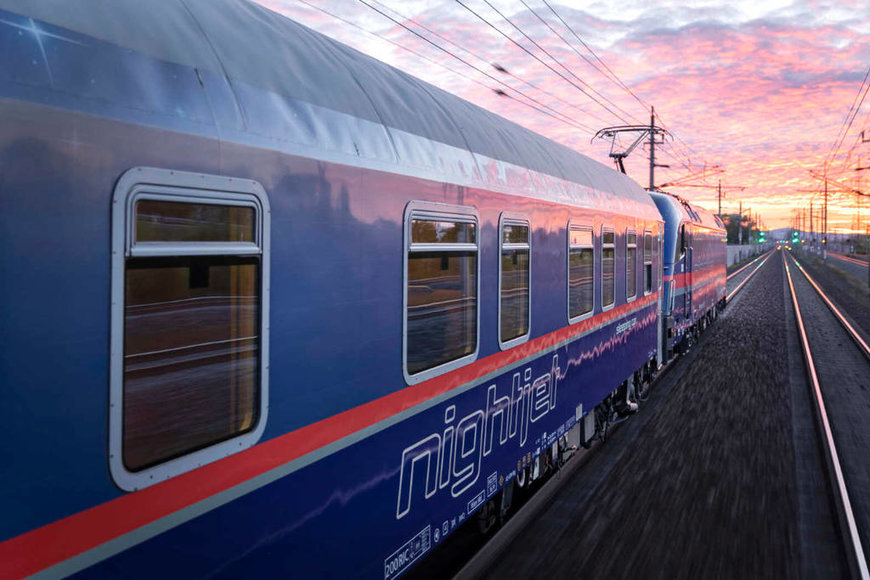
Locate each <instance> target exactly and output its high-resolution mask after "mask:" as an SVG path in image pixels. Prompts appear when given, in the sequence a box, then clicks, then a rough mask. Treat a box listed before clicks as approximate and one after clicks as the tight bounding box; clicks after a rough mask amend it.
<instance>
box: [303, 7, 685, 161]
mask: <svg viewBox="0 0 870 580" xmlns="http://www.w3.org/2000/svg"><path fill="white" fill-rule="evenodd" d="M301 1H302V3H303V4H305V5H307V6H309V7H310V8H313V9H315V10H318V11H320V12H322V13H324V14H327V15H329V16H331V17H332V18H335V19H337V20H339V21H341V22H344V23H346V24H349V25H351V26H353V27H354V28H356V29H358V30H361V31H362V32H364V33H366V34H368V35H372V36H375V37H376V38H378V39H380V40H382V41H384V42H387V43H389V44H391V45H393V46H396V47H397V48H399V49H401V50H403V51H406V52H408V53H410V54H412V55H414V56H416V57H418V58H421V59H423V60H425V61H427V62H430V63H432V64H435V65H436V66H438V67H440V68H442V69H444V70H446V71H448V72H451V73H453V74H456V75H458V76H460V77H462V78H465V79H466V80H468V81H470V82H473V83H475V84H477V85H479V86H482V87H484V88H487V89H488V90H492V91H494V92H495V93H496V94H498V95H499V96H502V97H505V98H510V99H511V100H513V101H514V102H517V103H519V104H521V105H523V106H525V107H527V108H530V109H532V110H534V111H535V112H537V113H540V114H544V115H547V116H548V117H550V118H552V119H554V120H556V121H558V122H559V123H561V124H564V125H566V126H569V127H572V128H574V129H579V130H581V131H585V132H589V133H594V132H595V130H594V129H592V128H591V127H589V126H587V125H585V124H583V123H582V122H580V121H579V120H578V119H577V117H576V116H571V115H568V114H567V113H566V112H564V110H559V109H558V108H554V107H553V106H551V105H550V104H547V103H546V102H543V101H541V100H540V99H538V98H535V97H534V96H532V95H531V94H528V93H527V92H524V91H523V90H521V88H518V87H515V86H513V84H515V83H512V84H509V83H506V82H505V81H504V80H502V79H500V78H498V77H497V76H495V74H494V73H490V72H488V71H486V70H485V68H486V67H487V66H494V67H495V68H496V70H498V71H500V72H501V73H504V74H506V75H508V76H509V77H510V78H511V79H513V80H514V81H516V82H518V83H520V84H521V85H522V87H527V88H529V89H531V90H532V91H539V92H540V93H542V94H544V95H547V97H549V98H551V99H555V100H557V101H559V102H560V103H562V104H563V105H566V106H568V107H571V108H573V109H576V110H578V111H581V112H582V113H583V114H585V115H589V116H591V117H594V118H597V119H599V120H602V121H603V119H602V118H601V117H599V116H598V115H595V114H594V113H592V112H590V111H587V110H585V109H583V108H582V107H579V106H577V105H575V104H573V103H569V102H568V101H566V100H565V99H563V98H561V97H559V96H558V95H556V94H554V93H552V92H550V91H547V90H546V89H543V88H542V87H540V86H538V85H536V84H535V83H532V82H530V81H527V80H525V79H523V78H521V77H520V76H517V75H515V74H513V73H511V72H509V71H508V70H507V69H505V68H503V67H499V66H497V65H495V64H492V62H490V61H491V60H492V59H489V58H483V57H482V56H480V55H479V54H476V53H475V52H473V51H471V50H468V49H467V48H465V47H463V46H461V45H459V44H458V43H456V42H454V41H452V40H450V39H448V38H446V37H445V36H443V35H441V34H438V33H437V32H435V31H433V30H431V29H430V28H428V27H426V26H424V25H422V24H421V23H419V22H417V21H415V20H414V19H411V18H408V17H407V16H405V15H402V14H401V13H399V12H398V11H397V10H395V9H392V8H390V7H387V6H385V5H384V4H383V3H381V2H379V1H378V0H359V1H360V3H361V4H362V5H364V6H366V7H367V8H368V9H370V10H372V11H374V12H376V13H377V14H379V15H380V16H381V17H383V18H386V19H387V20H389V21H390V22H392V23H393V24H395V25H397V26H399V27H401V28H402V29H403V30H404V31H406V32H408V33H409V34H411V35H413V36H414V37H415V38H417V39H419V40H420V41H422V42H425V43H426V44H427V45H429V46H431V47H432V48H434V49H436V50H438V51H440V52H441V53H443V54H445V55H447V56H448V57H450V58H451V59H454V60H456V61H458V62H459V63H461V64H462V65H463V66H465V67H467V68H469V69H471V70H472V71H474V72H475V73H477V75H481V76H482V77H484V79H485V80H487V81H491V82H492V83H495V85H496V86H489V85H488V83H484V82H481V81H480V80H478V79H477V78H474V77H472V76H470V75H469V74H465V73H463V72H461V71H460V70H457V69H456V68H454V67H450V66H447V65H446V64H445V63H444V62H442V61H441V60H440V59H439V60H435V59H433V58H430V57H428V56H426V55H424V54H422V53H420V52H419V51H416V50H413V49H411V48H409V46H406V45H405V44H402V43H398V42H396V41H394V40H392V39H390V38H387V37H386V36H385V35H382V34H379V33H378V32H373V31H371V30H367V29H365V28H363V27H361V26H359V25H358V24H356V23H354V22H351V21H350V20H348V19H346V18H342V17H341V16H339V15H337V14H335V13H333V12H330V11H329V10H326V9H324V8H322V7H321V6H318V5H316V4H313V3H311V2H308V1H305V0H301ZM456 1H457V3H458V4H460V5H461V6H463V7H464V8H465V9H466V10H468V11H469V12H470V13H471V14H473V15H475V16H476V17H477V18H478V19H479V20H481V21H482V22H483V23H484V24H486V25H487V26H489V27H490V28H492V29H493V30H495V31H496V32H497V33H498V34H499V35H501V36H503V37H505V38H506V39H507V40H509V41H510V42H511V43H512V44H514V45H515V46H517V47H518V48H519V49H521V50H523V52H524V53H525V54H527V55H529V56H531V57H532V58H534V59H535V60H536V61H537V62H539V63H541V64H543V65H544V66H546V67H547V68H548V69H549V70H550V71H551V72H553V73H554V74H557V75H558V76H559V77H560V78H562V79H563V80H565V81H566V82H568V83H569V84H571V85H572V86H573V87H574V88H576V89H578V90H580V91H581V93H583V94H584V95H585V96H587V97H588V98H589V99H590V100H591V101H592V102H594V103H595V104H597V105H598V106H600V107H602V108H604V109H605V110H606V111H608V112H609V113H610V114H612V115H614V116H616V117H617V118H619V119H620V120H622V121H623V122H625V120H626V119H625V118H624V117H623V116H622V115H620V114H619V113H617V112H615V111H614V110H613V109H611V108H610V107H608V106H607V104H606V103H604V102H602V101H601V100H599V99H597V98H596V97H595V94H598V95H600V93H598V91H595V89H593V88H591V87H590V90H591V91H594V93H595V94H590V92H588V91H585V90H584V89H583V88H582V87H580V86H578V85H577V83H574V82H573V81H571V79H570V78H567V77H566V76H565V75H564V74H561V73H560V71H558V70H556V69H554V68H553V67H552V66H550V65H549V64H548V63H546V62H545V61H543V60H542V59H541V57H539V56H538V55H536V54H535V53H534V52H532V51H531V50H529V49H528V48H527V47H525V46H523V45H522V44H520V43H518V42H517V41H516V40H514V39H513V38H511V37H510V36H509V35H508V34H506V33H505V32H504V31H502V30H501V29H499V28H498V27H497V26H495V25H494V24H492V23H491V22H489V21H488V20H487V19H486V18H484V17H482V16H481V15H480V14H478V13H477V12H475V11H474V10H472V9H471V8H470V7H468V6H467V5H466V4H464V3H463V2H462V1H461V0H456ZM484 2H486V4H487V5H488V6H489V7H490V8H492V9H493V10H494V11H495V12H496V13H497V14H499V16H501V17H502V18H503V19H504V20H505V21H506V22H507V23H508V24H509V25H510V26H512V27H513V28H514V29H516V30H517V31H519V32H520V34H522V35H523V37H524V38H526V39H527V40H528V41H529V42H531V43H532V44H534V45H535V46H536V47H538V48H539V49H540V50H541V51H542V52H543V53H544V54H546V55H547V56H548V57H550V58H551V59H552V60H553V62H555V63H557V64H558V65H559V66H561V67H563V68H564V69H565V70H567V71H568V72H569V73H570V74H571V75H573V76H574V78H577V79H578V81H579V82H581V83H584V84H586V85H587V86H588V83H586V81H583V79H580V78H579V77H577V75H575V74H574V73H573V72H572V71H570V69H568V68H567V67H566V66H565V65H564V63H562V62H561V61H559V60H558V59H557V58H555V57H554V56H553V55H552V53H550V51H548V50H547V49H546V48H544V47H543V46H542V45H541V44H540V43H539V42H537V41H535V40H534V39H532V38H531V37H530V36H529V35H528V34H526V33H525V32H524V31H522V29H520V28H519V27H518V26H517V25H516V24H515V23H514V22H512V21H511V20H510V19H509V18H507V17H506V16H505V15H504V14H502V13H501V12H500V11H499V10H498V9H496V8H495V7H494V6H492V4H490V2H489V1H488V0H484ZM375 4H377V6H376V5H375ZM523 4H524V5H526V7H527V8H528V5H527V4H526V3H525V2H523ZM548 7H549V8H550V9H551V11H552V10H553V9H552V7H551V6H548ZM387 11H390V12H392V13H394V14H397V15H398V18H396V17H394V16H391V14H388V13H387ZM531 12H532V13H533V14H535V16H536V17H538V18H539V19H540V15H538V14H537V13H536V12H535V11H533V10H531ZM556 14H557V16H558V13H556ZM559 18H560V19H561V17H559ZM409 23H412V24H413V25H414V26H416V27H418V28H419V29H421V30H423V31H425V32H426V33H427V34H429V35H431V36H432V37H434V38H437V39H441V40H442V41H443V43H439V42H437V41H436V40H434V38H429V37H427V36H426V35H424V34H422V33H421V32H419V31H417V30H414V29H413V28H412V27H411V26H409ZM548 28H550V29H551V30H552V27H550V26H548ZM572 33H573V34H574V35H575V37H577V38H578V39H579V35H576V32H574V31H573V30H572ZM557 36H558V37H559V38H560V39H561V40H562V41H563V42H565V43H566V44H567V45H568V46H569V47H570V48H571V49H572V50H573V51H575V52H577V50H576V48H575V47H574V46H573V45H571V43H570V42H569V41H568V40H567V39H566V38H565V37H564V36H563V35H558V34H557ZM579 41H580V42H582V39H581V40H579ZM583 44H584V45H585V43H583ZM448 46H452V47H455V48H456V49H458V50H459V51H461V52H462V53H464V54H467V55H470V56H471V57H473V58H474V59H477V60H479V61H481V62H485V63H486V65H485V66H483V67H482V66H479V65H476V64H474V63H473V62H471V61H470V60H469V59H468V58H463V56H462V55H460V54H457V53H456V52H455V51H454V50H451V49H450V48H449V47H448ZM586 46H587V47H588V45H586ZM589 50H590V52H591V53H592V54H594V52H592V51H591V49H589ZM594 57H595V59H596V60H597V61H598V62H600V63H601V67H598V66H595V63H592V62H591V61H589V60H588V59H584V60H586V61H587V62H589V64H590V66H593V68H595V70H596V71H597V72H599V73H600V74H602V75H603V76H605V78H608V79H609V82H614V83H615V84H617V86H620V87H622V88H623V89H624V90H627V91H628V92H629V93H630V94H632V96H633V97H634V98H635V99H636V100H638V102H642V100H641V99H639V97H637V95H635V94H633V93H631V90H630V89H628V87H627V85H625V83H623V82H622V81H621V79H619V78H618V77H617V76H616V75H615V73H613V71H612V70H611V69H609V67H607V69H606V70H608V71H609V73H610V74H605V72H604V69H603V67H606V66H607V65H606V63H604V61H603V60H602V59H601V58H600V57H599V56H598V55H597V54H595V55H594ZM610 75H612V76H613V77H615V79H616V80H615V81H614V80H613V79H612V78H611V76H610ZM601 96H602V98H603V99H604V100H606V101H607V102H609V103H611V104H613V105H614V106H615V107H618V106H617V105H615V103H613V102H612V101H611V100H610V99H608V98H607V97H604V96H603V95H601ZM620 111H621V112H622V113H626V111H624V110H622V109H621V108H620ZM626 114H628V113H626ZM657 117H658V119H659V121H661V118H660V117H659V116H658V115H657ZM662 126H664V123H662ZM677 138H678V139H679V137H677ZM680 142H681V143H683V144H684V145H685V143H684V142H683V141H682V140H681V139H680ZM671 149H673V151H671ZM681 149H682V147H680V146H679V145H675V146H674V147H666V148H663V149H661V150H660V151H661V153H662V154H663V155H666V156H667V157H669V158H671V159H673V160H675V161H676V162H678V163H680V164H682V165H683V166H685V167H686V169H687V170H689V171H690V172H691V171H692V168H691V165H693V164H692V163H691V158H690V157H689V155H687V154H685V153H684V152H683V151H682V150H681ZM681 155H684V156H685V157H686V159H682V158H681Z"/></svg>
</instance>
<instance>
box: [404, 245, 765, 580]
mask: <svg viewBox="0 0 870 580" xmlns="http://www.w3.org/2000/svg"><path fill="white" fill-rule="evenodd" d="M773 252H774V251H773V250H769V251H768V252H765V253H764V254H761V255H759V256H758V257H756V258H755V259H754V260H752V261H750V262H749V263H747V264H745V265H744V266H742V267H741V268H739V269H738V270H736V271H734V272H732V273H731V274H729V275H728V276H727V281H728V288H729V290H728V293H727V296H726V303H730V302H731V301H732V300H733V299H734V298H736V296H737V295H738V293H739V292H740V291H741V290H742V289H743V288H744V287H745V286H746V285H747V284H748V282H749V281H750V280H751V279H752V278H753V277H754V276H755V274H756V273H757V272H758V271H759V270H760V269H761V268H762V266H764V264H765V263H766V262H767V261H768V259H769V258H770V257H771V255H773ZM682 358H683V357H677V358H675V359H672V360H671V361H670V362H669V363H668V364H667V365H665V367H663V368H662V369H661V370H660V371H659V373H658V374H657V375H656V378H655V380H654V382H653V384H652V385H651V387H650V392H653V391H654V390H655V388H656V386H657V385H658V384H659V383H660V382H661V381H662V380H663V379H664V378H665V377H666V376H667V375H668V373H669V371H671V370H672V369H673V368H674V366H675V365H677V364H679V363H680V361H681V360H682ZM621 426H622V425H618V426H617V428H618V427H621ZM597 449H598V445H596V446H594V447H592V448H591V449H589V450H582V449H581V450H579V451H578V452H577V453H576V454H575V455H574V456H573V457H572V458H571V460H570V461H568V462H567V463H566V465H565V466H564V467H563V468H562V469H561V470H560V471H558V472H557V473H556V474H555V475H554V476H553V477H551V478H550V479H549V480H548V481H547V482H546V483H544V484H543V485H542V486H541V487H540V489H538V490H537V492H536V493H535V494H534V495H533V496H531V497H530V498H528V501H526V502H525V503H524V504H523V505H522V507H521V508H520V509H518V510H517V511H516V512H515V513H514V514H513V515H512V516H511V518H510V519H509V520H508V521H507V522H506V523H505V524H504V525H502V526H501V528H500V529H499V530H498V531H497V532H496V533H495V534H494V535H493V537H492V538H491V539H490V540H489V541H487V542H486V543H481V545H480V547H479V548H475V549H474V550H469V554H468V555H467V556H464V557H462V559H465V560H466V563H465V565H464V566H462V568H461V569H460V570H459V572H458V573H457V574H456V576H455V577H454V579H455V580H467V579H473V578H480V577H481V576H483V575H485V573H486V571H487V570H488V569H489V568H490V567H491V566H492V563H493V562H495V561H496V559H497V558H498V557H499V555H500V554H501V553H502V551H503V550H504V549H505V547H506V546H509V545H510V544H511V543H512V542H513V541H514V540H515V539H516V538H517V537H519V536H520V534H521V533H522V532H523V530H524V529H525V528H526V526H527V525H528V524H529V522H531V521H533V520H534V519H535V518H536V517H537V516H538V515H539V514H540V513H541V512H542V511H543V510H544V509H545V508H546V507H547V506H548V505H549V504H550V502H551V501H552V499H553V497H554V496H556V495H557V494H558V492H559V491H560V490H561V489H562V487H563V486H564V485H565V483H566V482H568V481H569V480H570V479H571V477H572V476H573V474H574V473H575V472H576V471H578V470H579V469H581V468H582V467H583V465H584V464H585V463H586V462H587V460H588V459H589V458H590V457H591V456H592V455H593V454H594V453H595V451H596V450H597ZM464 543H465V545H466V546H468V545H471V546H473V545H474V543H473V541H471V540H467V539H466V540H465V542H464ZM460 549H461V548H460ZM411 576H412V577H413V578H435V577H441V576H442V575H441V573H440V571H437V570H428V571H426V572H422V573H420V572H419V571H418V572H417V573H416V574H414V573H412V574H411Z"/></svg>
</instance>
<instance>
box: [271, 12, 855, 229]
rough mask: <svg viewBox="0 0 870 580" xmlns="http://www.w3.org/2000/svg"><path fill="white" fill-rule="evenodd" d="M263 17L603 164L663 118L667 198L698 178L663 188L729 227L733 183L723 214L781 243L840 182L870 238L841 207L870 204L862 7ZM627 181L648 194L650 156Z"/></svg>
mask: <svg viewBox="0 0 870 580" xmlns="http://www.w3.org/2000/svg"><path fill="white" fill-rule="evenodd" d="M259 2H260V3H261V4H263V5H265V6H267V7H269V8H271V9H272V10H275V11H276V12H279V13H281V14H284V15H286V16H288V17H290V18H292V19H293V20H296V21H297V22H300V23H302V24H304V25H306V26H308V27H310V28H313V29H315V30H317V31H319V32H322V33H324V34H326V35H328V36H330V37H332V38H335V39H337V40H339V41H341V42H343V43H345V44H348V45H350V46H352V47H354V48H356V49H357V50H360V51H362V52H364V53H367V54H369V55H371V56H373V57H375V58H378V59H379V60H382V61H384V62H387V63H389V64H391V65H393V66H395V67H397V68H400V69H402V70H404V71H406V72H408V73H410V74H413V75H414V76H417V77H419V78H421V79H423V80H425V81H427V82H430V83H432V84H434V85H437V86H439V87H441V88H443V89H446V90H448V91H450V92H452V93H454V94H456V95H459V96H460V97H462V98H464V99H467V100H469V101H471V102H473V103H475V104H477V105H479V106H481V107H484V108H486V109H488V110H490V111H493V112H495V113H497V114H499V115H502V116H503V117H506V118H508V119H510V120H512V121H514V122H516V123H519V124H521V125H524V126H526V127H528V128H530V129H532V130H534V131H536V132H538V133H541V134H542V135H545V136H547V137H549V138H550V139H553V140H555V141H558V142H560V143H562V144H564V145H567V146H569V147H571V148H573V149H575V150H577V151H579V152H581V153H583V154H585V155H588V156H589V157H592V158H593V159H596V160H598V161H600V162H602V163H607V164H610V163H612V161H611V160H610V158H609V157H608V153H609V152H610V150H611V149H610V147H611V142H610V140H608V139H601V138H597V139H594V136H595V134H596V132H597V131H598V130H599V129H603V128H605V127H613V126H619V125H639V124H649V121H650V107H655V112H656V115H657V119H656V124H657V125H658V126H663V127H665V128H666V129H667V130H668V131H669V135H667V136H665V138H664V139H665V142H664V143H663V144H662V145H658V146H656V153H657V162H658V163H661V164H663V165H669V166H670V167H661V168H657V169H656V175H655V184H656V185H657V186H660V185H662V184H666V183H669V182H672V181H676V180H684V179H686V178H689V177H690V176H693V177H691V178H690V179H689V180H688V181H684V182H685V183H688V184H691V185H695V186H698V187H678V186H669V187H665V189H667V190H668V191H671V192H673V193H676V194H678V195H680V196H682V197H685V198H687V199H689V200H691V201H693V202H695V203H698V204H699V205H702V206H704V207H706V208H708V209H710V210H712V211H714V212H715V211H717V205H718V199H717V185H718V184H719V181H720V180H721V183H722V186H723V190H724V199H723V200H722V213H723V214H727V213H737V211H738V208H740V207H741V203H742V208H743V211H744V212H746V211H747V209H748V210H749V211H750V212H751V213H752V215H753V216H755V215H756V214H757V215H758V216H759V218H760V221H761V222H762V224H763V225H764V226H765V227H766V228H779V227H789V226H792V225H793V224H794V223H795V216H796V213H797V212H802V215H803V216H804V225H805V229H809V228H810V225H809V223H808V220H809V215H810V206H811V204H812V209H813V212H814V214H818V212H820V207H821V205H822V203H823V201H822V200H823V195H822V194H821V193H817V192H818V191H819V190H820V189H821V187H822V183H823V182H822V181H821V180H820V179H818V178H816V177H813V176H812V174H811V173H810V172H811V171H814V172H816V173H817V174H822V173H824V172H825V171H827V173H826V174H827V175H828V177H829V178H830V179H834V180H836V182H837V183H836V184H834V183H830V184H829V189H830V191H831V192H832V193H831V195H830V197H829V206H828V229H829V231H833V232H837V231H839V232H846V231H850V230H854V229H856V228H857V227H858V226H859V223H858V218H859V216H860V230H861V231H862V232H863V231H867V228H868V226H870V197H863V199H860V202H859V201H858V200H859V197H858V196H857V195H855V194H853V193H839V192H838V191H840V190H844V189H858V190H860V191H867V190H868V189H870V169H868V170H867V171H856V168H858V167H863V166H865V165H870V97H868V98H867V99H864V100H863V101H862V96H866V95H867V90H868V89H870V84H867V83H865V81H868V80H870V79H868V78H867V74H868V72H870V68H868V67H870V8H868V7H867V6H866V4H865V0H836V1H835V0H797V1H789V0H732V1H731V2H727V3H725V2H719V1H713V0H707V1H693V2H678V1H672V0H624V1H622V2H613V1H603V2H602V1H577V0H571V1H567V0H402V1H396V0H304V1H303V0H259ZM412 31H413V32H412ZM494 65H498V68H496V66H494ZM497 90H498V91H499V92H497ZM859 104H860V106H857V105H859ZM862 130H864V131H866V132H865V134H864V136H863V139H864V140H866V142H863V141H862V134H861V131H862ZM622 135H623V138H622V139H621V140H620V141H619V142H617V143H616V145H615V151H621V150H623V149H624V148H625V147H627V146H628V145H629V144H630V143H631V141H632V140H633V137H631V136H630V135H633V134H631V133H624V134H622ZM717 167H718V169H717ZM705 168H706V175H705V174H704V171H705ZM626 170H627V172H628V174H629V175H630V176H631V177H633V178H634V179H635V180H637V181H638V182H639V183H640V184H641V185H643V186H645V187H646V186H648V185H649V154H648V150H647V149H646V148H642V147H638V148H636V149H635V150H634V151H633V152H632V153H631V154H630V155H629V156H628V158H627V159H626ZM717 172H718V173H717ZM741 188H742V189H741ZM835 192H836V193H835ZM862 206H863V207H862ZM817 219H818V218H817ZM813 223H814V226H813V227H814V228H815V229H818V228H819V223H818V221H816V220H814V222H813Z"/></svg>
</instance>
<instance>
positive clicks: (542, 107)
mask: <svg viewBox="0 0 870 580" xmlns="http://www.w3.org/2000/svg"><path fill="white" fill-rule="evenodd" d="M299 1H300V2H301V3H302V4H305V5H306V6H309V7H310V8H313V9H315V10H317V11H319V12H322V13H323V14H326V15H328V16H330V17H332V18H335V19H336V20H339V21H340V22H343V23H345V24H348V25H350V26H352V27H354V28H356V29H357V30H360V31H362V32H364V33H366V34H369V35H371V36H374V37H376V38H378V39H380V40H382V41H384V42H387V43H389V44H392V45H393V46H395V47H397V48H399V49H401V50H404V51H406V52H409V53H410V54H413V55H414V56H416V57H419V58H422V59H423V60H426V61H427V62H430V63H432V64H434V65H436V66H439V67H441V68H443V69H444V70H447V71H448V72H451V73H453V74H456V75H458V76H460V77H462V78H465V79H466V80H468V81H470V82H473V83H475V84H477V85H479V86H482V87H484V88H486V89H487V90H493V91H495V92H496V93H497V94H499V95H500V96H503V97H506V98H509V99H512V100H513V101H514V102H517V103H519V104H521V105H524V106H526V107H528V108H531V109H533V110H534V111H536V112H538V113H541V114H544V115H547V116H549V117H552V118H554V119H556V120H557V121H560V122H562V123H565V124H567V125H569V126H571V127H573V128H575V129H580V130H582V131H592V129H591V128H590V127H587V126H585V125H583V124H582V123H580V122H578V121H576V120H575V119H572V118H571V117H569V116H568V115H566V114H564V113H561V112H559V111H557V110H555V109H553V108H552V107H549V106H548V105H546V104H545V103H541V102H540V101H538V100H537V99H535V98H534V97H530V96H528V95H526V94H525V93H523V92H522V91H519V90H518V89H515V88H513V87H511V86H510V85H508V84H507V83H505V82H504V81H502V80H501V79H498V78H496V77H495V76H493V75H491V74H489V73H487V72H485V71H482V70H481V69H479V68H477V67H475V66H474V65H473V64H471V63H469V62H467V61H466V60H464V59H462V58H461V57H459V56H458V55H455V54H453V53H451V52H450V51H449V50H446V49H444V48H442V47H440V46H438V45H437V44H436V43H432V42H431V41H429V40H428V39H426V38H425V37H423V36H422V35H420V34H418V33H416V32H415V31H413V30H409V29H408V28H407V27H404V26H403V28H405V29H406V30H408V31H409V32H411V33H413V34H415V35H416V36H418V37H419V38H421V39H423V40H425V41H426V42H428V43H429V44H431V45H433V46H435V48H438V49H439V50H441V51H443V52H446V53H447V54H448V55H450V56H451V57H453V58H455V59H457V60H459V61H460V62H461V63H463V64H465V65H466V66H468V67H470V68H472V69H473V70H475V71H477V72H478V73H480V74H482V75H483V76H485V77H487V78H488V79H490V80H491V81H493V82H495V83H496V84H498V85H500V86H502V87H504V88H505V89H507V90H508V91H513V92H515V93H517V94H518V95H520V96H521V97H522V98H525V99H528V100H529V101H531V102H532V103H535V105H533V104H531V103H528V102H525V101H523V100H522V99H519V98H516V97H514V96H512V95H511V94H509V93H508V92H506V91H504V90H502V91H498V90H496V89H493V88H492V87H489V86H487V85H486V84H485V83H482V82H481V81H479V80H477V79H474V78H472V77H470V76H468V75H466V74H464V73H462V72H460V71H457V70H455V69H452V68H450V67H448V66H447V65H445V64H444V63H441V62H438V61H436V60H434V59H431V58H429V57H427V56H426V55H424V54H421V53H419V52H417V51H415V50H413V49H411V48H408V47H407V46H404V45H402V44H400V43H398V42H395V41H393V40H391V39H389V38H386V37H384V36H383V35H381V34H378V33H376V32H372V31H370V30H367V29H366V28H364V27H362V26H360V25H358V24H356V23H355V22H352V21H350V20H348V19H346V18H343V17H341V16H339V15H337V14H335V13H333V12H330V11H329V10H327V9H325V8H323V7H321V6H318V5H316V4H313V3H311V2H309V1H307V0H299ZM360 2H361V3H363V4H365V5H366V6H368V7H369V8H371V9H373V10H375V11H376V12H378V13H379V14H381V15H382V16H384V17H386V18H388V19H389V20H391V21H392V22H394V23H396V24H399V25H400V26H401V25H402V24H401V23H400V22H397V21H396V20H395V19H394V18H391V17H389V15H386V14H384V13H382V12H381V11H379V10H377V9H376V8H374V7H372V6H370V5H369V4H367V3H366V2H365V1H364V0H360Z"/></svg>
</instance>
